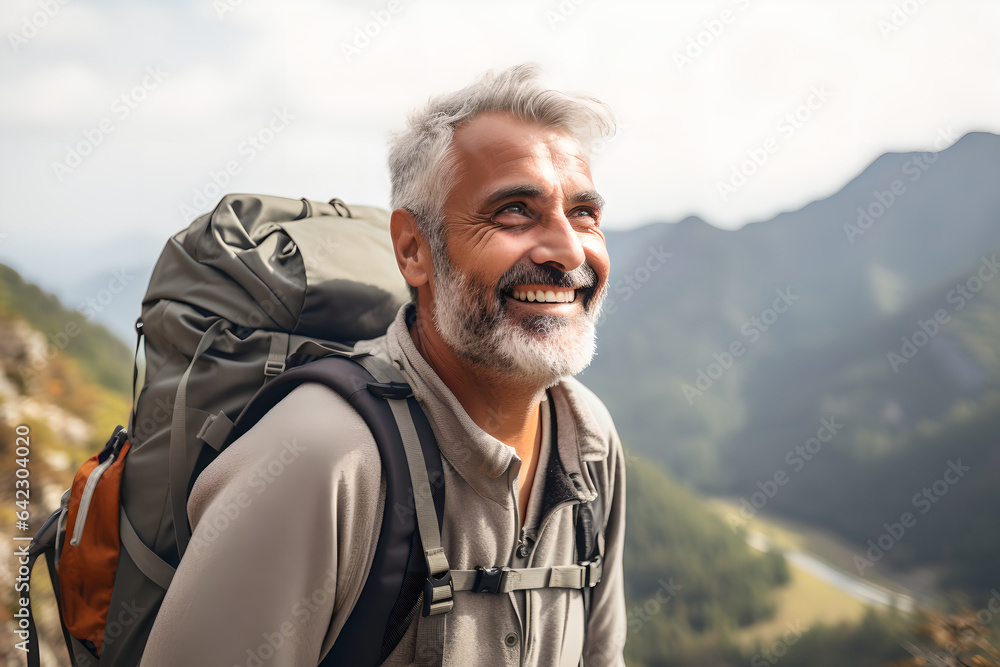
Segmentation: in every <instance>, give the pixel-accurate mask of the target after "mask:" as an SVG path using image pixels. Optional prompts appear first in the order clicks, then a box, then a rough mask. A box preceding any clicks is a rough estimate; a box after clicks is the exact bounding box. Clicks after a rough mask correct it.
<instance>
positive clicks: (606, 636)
mask: <svg viewBox="0 0 1000 667" xmlns="http://www.w3.org/2000/svg"><path fill="white" fill-rule="evenodd" d="M600 407H601V409H602V410H603V411H604V415H602V416H607V424H608V428H609V440H610V446H611V451H610V454H609V456H608V465H607V468H606V472H607V482H606V484H607V485H606V486H605V487H604V488H608V489H611V494H610V496H609V497H607V498H605V500H604V502H605V506H606V507H607V508H608V522H607V526H606V528H605V533H604V539H605V542H604V571H603V574H602V576H601V582H600V583H599V584H598V585H597V586H595V587H594V589H593V594H592V597H591V608H590V620H589V622H588V624H587V633H586V638H585V639H584V645H583V655H584V664H585V665H587V667H624V666H625V661H624V659H623V657H622V652H623V650H624V648H625V634H626V628H627V623H626V618H625V580H624V575H623V571H622V553H623V552H624V549H625V456H624V452H623V450H622V443H621V440H620V439H619V438H618V432H617V431H616V430H615V427H614V424H613V423H612V422H611V419H610V416H609V415H607V409H606V408H604V406H603V405H601V406H600Z"/></svg>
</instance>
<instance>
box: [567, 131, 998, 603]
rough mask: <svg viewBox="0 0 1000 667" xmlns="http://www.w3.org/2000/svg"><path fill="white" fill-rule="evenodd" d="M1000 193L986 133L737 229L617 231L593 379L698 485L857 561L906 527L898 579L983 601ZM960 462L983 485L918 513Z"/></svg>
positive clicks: (905, 158) (647, 450)
mask: <svg viewBox="0 0 1000 667" xmlns="http://www.w3.org/2000/svg"><path fill="white" fill-rule="evenodd" d="M997 183H1000V137H998V136H996V135H993V134H988V133H971V134H968V135H966V136H965V137H963V138H962V139H961V140H959V141H958V142H956V143H955V144H954V145H953V146H951V147H950V148H947V149H945V150H944V151H941V152H940V153H902V154H895V153H894V154H887V155H883V156H882V157H880V158H879V159H878V160H876V161H875V162H874V163H873V164H871V165H870V166H869V167H868V168H867V169H866V170H864V171H863V172H862V173H861V174H860V175H859V176H858V177H857V178H855V179H854V180H852V181H851V182H850V183H849V184H847V185H846V186H845V187H844V188H843V189H841V190H840V191H839V192H837V193H836V194H834V195H832V196H830V197H829V198H827V199H824V200H822V201H817V202H813V203H812V204H809V205H808V206H806V207H804V208H803V209H801V210H799V211H794V212H789V213H782V214H781V215H778V216H776V217H775V218H773V219H771V220H768V221H765V222H757V223H753V224H749V225H747V226H746V227H744V228H742V229H739V230H736V231H722V230H718V229H716V228H713V227H711V226H710V225H708V224H707V223H705V222H704V221H702V220H699V219H697V218H688V219H686V220H683V221H681V222H680V223H676V224H662V223H661V224H653V225H648V226H646V227H643V228H640V229H636V230H631V231H627V232H608V234H607V237H608V247H609V250H610V252H611V258H612V266H613V274H612V288H611V294H610V297H609V306H610V308H609V312H608V313H607V314H606V315H605V316H604V317H603V318H602V321H601V323H600V328H599V344H598V350H599V355H598V357H597V358H596V359H595V362H594V364H593V366H592V367H591V368H590V369H588V370H587V371H586V373H585V377H584V381H585V382H587V383H588V384H589V385H590V386H591V387H592V388H594V389H595V390H596V391H597V392H598V393H599V394H600V395H601V396H602V397H604V398H605V402H606V403H607V404H608V407H609V408H610V409H611V412H612V414H614V415H615V419H616V422H617V423H618V425H619V429H620V431H621V433H622V436H623V438H625V439H626V440H627V441H629V442H631V443H632V444H633V446H634V447H635V448H636V449H637V450H638V451H640V452H642V453H643V454H645V455H647V456H650V457H651V458H654V459H656V460H659V461H661V462H664V463H666V464H667V465H668V466H669V467H670V468H671V470H672V471H673V472H674V473H675V474H676V475H677V476H678V477H679V478H681V479H683V480H685V481H686V482H689V483H692V484H695V485H696V486H697V487H698V488H700V489H702V490H704V491H709V492H713V493H724V494H728V495H734V496H740V497H743V498H745V499H747V501H748V502H749V501H750V500H751V499H753V500H755V501H756V502H757V504H760V505H761V506H762V507H763V506H764V505H766V506H767V509H768V510H777V511H779V512H783V513H786V514H789V515H794V516H795V517H797V518H800V519H804V520H807V521H811V522H815V523H817V524H820V525H825V526H828V527H832V528H834V529H835V530H837V531H838V532H840V533H841V534H843V535H845V536H847V537H849V538H851V539H854V540H856V541H857V542H858V543H860V544H865V543H866V541H867V540H868V539H872V540H877V539H878V538H879V536H880V535H881V533H882V532H885V528H883V524H889V525H892V524H893V523H894V522H898V521H899V517H900V515H901V513H902V512H904V511H907V510H909V511H911V512H912V513H915V514H916V516H917V517H918V518H919V521H918V525H917V526H915V527H914V528H913V530H911V531H910V535H909V536H908V537H907V538H906V539H905V540H900V545H899V548H893V549H891V550H890V551H889V552H888V554H887V557H886V561H887V562H890V563H893V564H895V565H897V566H904V565H905V566H913V565H926V566H934V567H941V568H944V569H945V570H948V573H946V574H945V575H944V578H945V580H946V581H949V582H952V583H955V584H956V585H963V586H966V587H968V588H970V589H973V590H979V588H980V587H981V586H986V585H987V584H989V583H990V581H991V580H990V578H989V576H988V574H987V572H986V571H985V570H984V568H986V569H988V567H987V563H988V561H989V559H990V558H993V560H994V561H995V558H996V557H997V555H998V554H1000V534H998V531H997V530H996V529H995V528H991V526H993V524H994V522H992V521H991V519H990V517H989V514H988V510H987V508H989V507H996V506H997V501H998V500H1000V497H998V495H997V493H996V492H994V491H992V490H991V489H990V484H989V480H990V478H991V476H992V475H993V474H995V473H997V472H1000V460H998V457H997V455H996V447H995V443H994V442H992V441H991V438H990V436H989V435H988V434H989V433H991V432H994V431H991V429H993V428H995V427H996V426H1000V424H996V418H995V417H994V416H993V415H995V414H996V413H997V410H996V408H997V407H1000V400H998V396H1000V394H998V390H1000V359H998V355H997V352H996V350H997V349H1000V345H998V343H1000V317H998V315H997V313H998V312H1000V310H998V309H997V307H998V306H1000V287H997V284H998V283H1000V280H996V281H993V280H992V278H993V277H994V276H995V274H996V273H997V272H998V271H1000V266H998V265H997V263H996V261H997V260H996V258H997V256H998V255H1000V188H997V187H996V184H997ZM936 316H937V317H936ZM831 420H832V421H831ZM810 438H812V439H813V440H812V441H810ZM821 438H822V440H821ZM827 443H828V444H827ZM796 448H806V449H805V451H804V452H802V451H800V450H797V449H796ZM813 449H814V450H816V451H815V452H812V451H811V450H813ZM960 457H961V458H962V461H963V463H962V465H968V464H970V463H971V464H973V466H974V469H973V471H971V472H969V473H968V476H967V477H963V478H962V480H961V482H960V483H959V484H956V485H949V486H948V488H949V489H951V488H952V486H954V488H953V491H952V492H948V494H947V498H946V499H945V498H943V497H942V498H941V499H940V502H937V501H934V502H930V501H928V500H926V499H925V500H919V499H918V501H917V503H916V505H915V503H914V501H913V496H914V495H916V494H920V493H922V490H923V489H924V488H925V487H928V485H930V486H933V484H934V483H935V482H936V481H937V480H939V479H941V478H942V476H943V475H944V474H945V471H946V470H947V469H948V466H949V461H954V460H956V459H957V458H960ZM954 474H955V473H952V474H951V476H950V477H949V479H953V478H954ZM775 475H778V478H777V480H778V481H776V478H775ZM779 481H780V483H779ZM928 488H930V487H928ZM938 488H939V490H944V488H943V487H941V485H939V486H938ZM772 492H773V493H772ZM755 493H759V494H762V495H757V496H754V495H753V494H755ZM769 494H770V495H769ZM924 502H930V504H931V510H928V512H927V513H926V515H924V514H922V513H920V512H921V510H923V509H924V507H925V505H924V504H923V503H924ZM762 507H761V508H762ZM761 508H756V507H753V508H752V509H754V510H756V509H761ZM887 541H888V540H883V542H887ZM873 553H874V552H873ZM994 569H995V568H994ZM992 585H995V582H993V584H992Z"/></svg>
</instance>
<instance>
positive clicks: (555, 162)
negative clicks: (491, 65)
mask: <svg viewBox="0 0 1000 667" xmlns="http://www.w3.org/2000/svg"><path fill="white" fill-rule="evenodd" d="M453 144H454V150H455V155H456V157H457V158H458V160H459V162H460V163H461V169H460V172H461V173H463V174H464V175H465V176H472V177H473V178H474V179H475V180H480V179H485V180H493V179H497V178H500V179H503V178H504V177H505V176H512V177H514V174H515V173H517V172H519V171H523V170H525V169H528V170H531V169H542V170H546V169H547V168H549V165H551V166H552V167H556V168H558V169H562V170H566V171H568V172H576V173H578V174H579V175H580V176H583V177H585V179H586V180H587V181H588V182H590V179H591V176H590V167H589V165H588V164H587V161H586V160H585V159H584V156H583V153H584V151H583V147H582V146H581V145H580V143H579V141H577V139H576V138H575V137H574V136H573V135H572V134H571V133H570V132H569V131H568V130H564V129H562V128H552V127H544V126H542V125H539V124H537V123H534V122H530V121H524V120H521V119H519V118H516V117H514V116H512V115H510V114H506V113H489V114H483V115H481V116H479V117H477V118H475V119H474V120H472V121H470V122H469V123H467V124H465V125H463V126H462V127H460V128H459V129H457V130H456V131H455V136H454V139H453ZM515 179H516V177H515ZM589 187H592V185H590V186H589Z"/></svg>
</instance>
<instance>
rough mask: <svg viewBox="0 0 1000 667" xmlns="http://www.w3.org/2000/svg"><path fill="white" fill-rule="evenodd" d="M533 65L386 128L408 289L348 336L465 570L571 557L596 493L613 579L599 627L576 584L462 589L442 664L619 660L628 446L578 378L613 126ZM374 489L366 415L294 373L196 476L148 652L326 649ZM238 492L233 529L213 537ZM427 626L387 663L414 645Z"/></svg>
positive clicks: (195, 655)
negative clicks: (594, 174)
mask: <svg viewBox="0 0 1000 667" xmlns="http://www.w3.org/2000/svg"><path fill="white" fill-rule="evenodd" d="M536 76H537V72H536V70H535V68H533V67H531V66H520V67H514V68H511V69H509V70H507V71H504V72H501V73H497V74H493V73H490V74H487V75H486V76H484V77H483V78H482V79H480V80H479V81H477V82H476V83H475V84H473V85H471V86H469V87H467V88H465V89H463V90H461V91H458V92H456V93H453V94H451V95H445V96H440V97H438V98H435V99H432V100H431V101H430V102H429V104H428V105H427V107H426V108H424V109H422V110H419V111H418V112H416V113H414V114H412V115H411V116H410V119H409V126H408V128H407V129H406V130H404V131H403V132H400V133H398V134H397V135H396V136H395V137H394V138H393V142H392V148H391V152H390V159H389V162H390V170H391V176H392V201H393V208H394V209H395V210H394V211H393V213H392V220H391V233H392V242H393V246H394V248H395V254H396V259H397V263H398V265H399V268H400V271H401V272H402V274H403V277H404V278H405V279H406V281H407V283H408V284H409V285H410V289H411V294H412V296H413V301H412V303H411V304H407V305H406V306H404V307H403V308H402V309H401V310H400V312H399V313H398V315H397V317H396V320H395V321H394V322H393V323H392V325H391V326H390V328H389V330H388V332H387V334H386V335H385V336H384V337H382V338H379V339H376V340H374V341H364V342H362V343H359V345H358V349H359V350H361V351H368V352H371V353H372V354H374V355H376V356H379V357H382V358H383V359H387V360H392V361H393V362H394V363H395V364H396V365H397V367H399V368H400V369H401V370H402V373H403V375H404V376H405V377H406V380H407V382H408V383H409V384H410V386H411V387H412V389H413V392H414V395H415V396H416V398H417V399H418V401H419V402H420V404H421V406H422V407H423V408H424V411H425V412H426V413H427V415H428V417H429V418H430V420H431V422H432V424H433V425H434V430H435V434H436V436H437V441H438V447H439V449H440V451H441V455H442V461H443V469H444V483H445V488H446V491H447V493H446V498H447V500H446V505H445V510H444V512H445V514H444V522H443V527H442V531H441V540H442V545H443V547H444V551H445V554H446V556H447V558H448V560H449V562H450V564H451V567H452V568H453V569H475V568H477V567H479V566H484V567H493V566H510V567H514V568H526V567H551V566H560V565H567V564H571V563H575V562H576V546H575V540H576V530H575V526H574V520H573V508H574V506H576V505H579V504H580V503H582V502H586V501H587V500H590V499H591V498H593V497H594V496H595V495H597V494H600V496H601V498H602V500H603V507H604V512H605V515H606V527H605V530H604V538H605V551H604V554H605V555H604V561H605V562H604V568H603V576H602V579H601V582H600V583H599V584H598V585H597V586H596V587H594V588H593V589H592V594H591V603H590V612H589V620H587V621H586V622H585V612H584V602H583V594H582V592H581V591H580V590H577V589H569V588H542V589H537V590H528V591H523V590H520V591H513V592H510V593H507V594H477V593H473V592H456V593H455V605H454V609H453V610H452V611H451V612H449V613H448V615H447V616H448V620H447V631H446V635H445V644H444V664H445V665H455V666H462V667H465V666H474V665H540V666H541V665H554V666H560V667H562V666H566V667H569V666H576V665H578V664H581V662H582V663H583V664H587V665H595V666H603V665H623V661H622V657H621V656H622V647H623V644H624V635H625V623H626V621H625V605H624V597H623V582H622V566H621V558H622V547H623V540H624V518H625V486H624V485H625V469H624V458H623V455H622V449H621V443H620V441H619V439H618V436H617V433H616V431H615V429H614V425H613V424H612V422H611V419H610V416H609V415H608V413H607V410H606V409H605V408H604V406H603V404H601V403H600V401H599V400H598V399H597V398H596V397H595V396H594V395H593V394H592V393H590V392H589V391H588V390H587V389H586V388H584V387H583V386H582V385H581V384H580V383H579V382H577V381H575V380H573V379H572V377H571V376H572V375H574V374H576V373H578V372H579V371H581V370H582V369H583V368H584V367H586V366H587V364H589V362H590V359H591V357H592V356H593V353H594V330H595V323H596V319H597V317H598V314H599V310H600V304H601V301H602V299H603V297H604V294H605V292H606V286H607V279H608V271H609V260H608V254H607V250H606V248H605V243H604V235H603V233H602V231H601V227H600V223H601V214H602V203H603V202H602V199H601V197H600V195H598V194H597V192H596V190H595V187H594V184H593V181H592V179H591V175H590V170H589V166H588V163H587V154H586V141H587V139H588V137H589V135H590V133H592V132H594V131H597V132H601V133H606V132H607V131H609V130H610V129H611V127H612V126H613V119H612V117H611V115H610V112H609V111H607V109H606V107H604V105H603V104H601V103H599V102H597V101H595V100H590V99H584V98H575V97H571V96H568V95H565V94H563V93H559V92H556V91H548V90H544V89H543V88H541V87H539V85H538V84H537V83H536ZM289 440H291V442H293V443H294V447H293V448H291V449H289V448H285V449H284V450H282V452H283V453H282V454H281V455H282V456H284V457H285V458H282V459H281V463H282V465H281V466H280V472H277V473H275V472H274V471H277V470H279V468H278V467H277V466H272V467H270V468H269V467H268V464H269V463H272V462H273V460H274V459H275V458H276V457H277V456H278V451H279V450H280V449H281V448H280V447H279V446H278V444H279V443H281V442H283V441H286V442H287V441H289ZM289 451H293V452H294V457H289V456H286V454H287V453H288V452H289ZM588 462H591V465H588ZM268 470H270V471H271V472H270V473H267V472H266V471H268ZM380 484H381V485H383V486H384V479H383V478H382V473H381V469H380V464H379V456H378V450H377V447H376V444H375V442H374V439H373V437H372V435H371V433H370V432H369V430H368V428H367V427H366V426H365V423H364V422H363V421H362V420H361V418H360V417H359V416H358V414H357V413H356V412H354V410H353V409H352V408H351V407H350V406H349V404H348V403H347V402H345V401H344V400H343V399H342V398H341V397H340V396H339V395H338V394H336V393H335V392H333V391H332V390H330V389H328V388H326V387H324V386H321V385H318V384H312V383H310V384H305V385H303V386H301V387H299V388H297V389H295V390H294V391H293V392H292V393H291V394H289V395H288V397H287V398H285V399H284V400H282V401H281V402H280V403H278V404H277V405H276V406H275V407H274V408H272V409H271V410H270V411H269V412H268V413H267V414H266V415H265V416H264V417H263V418H262V419H261V421H260V422H258V424H257V425H255V426H254V427H253V428H252V429H251V430H250V431H249V432H248V433H247V434H246V435H244V436H243V437H242V438H240V439H239V440H238V441H237V442H235V443H234V444H233V445H231V446H230V447H229V448H228V449H226V450H225V451H224V452H223V453H222V454H221V455H220V456H219V458H218V459H216V461H215V462H214V463H213V464H212V465H211V466H210V467H209V468H208V469H206V470H205V472H203V473H202V474H201V476H200V477H199V478H198V480H197V482H196V484H195V486H194V488H193V490H192V493H191V496H190V500H189V503H188V513H189V516H190V520H191V524H192V526H193V535H192V541H191V548H190V549H189V550H188V552H187V553H186V554H185V557H184V559H183V560H182V562H181V564H180V567H179V568H178V569H177V572H176V574H175V576H174V579H173V582H172V584H171V586H170V588H169V590H168V591H167V595H166V598H165V599H164V602H163V605H162V608H161V610H160V612H159V616H158V617H157V621H156V624H155V625H154V627H153V631H152V633H151V635H150V638H149V642H148V643H147V647H146V652H145V654H144V658H143V663H142V664H143V666H144V667H150V666H157V665H178V664H185V665H202V664H204V665H225V666H229V665H245V666H247V667H250V666H252V665H281V666H285V665H288V666H292V665H296V666H299V665H316V664H318V662H319V661H320V660H321V659H322V657H323V656H325V655H326V653H327V652H328V651H329V649H330V647H331V646H332V645H333V643H334V642H335V641H336V640H337V639H338V634H339V632H340V629H341V628H342V627H343V625H344V623H345V621H346V619H347V617H348V616H349V615H350V613H351V610H352V608H353V605H354V604H355V602H356V601H357V599H358V596H359V594H360V591H361V588H362V586H363V584H364V581H365V578H366V576H367V575H368V569H369V568H370V565H371V560H372V556H373V551H374V548H375V544H376V541H377V539H378V535H377V532H378V531H377V530H375V531H373V530H372V526H378V525H381V518H382V513H383V512H385V511H392V510H391V508H385V507H384V493H385V492H384V488H382V486H380ZM240 493H243V494H244V497H245V498H249V502H244V503H242V504H240V505H239V506H240V507H241V510H240V512H239V513H238V515H236V516H232V510H231V508H232V506H233V504H232V503H231V502H230V500H231V499H232V498H235V497H236V496H237V495H238V494H240ZM227 507H228V508H229V509H230V516H228V519H229V521H228V522H227V527H226V529H225V530H220V531H208V530H206V529H205V526H210V525H211V524H212V519H213V518H214V517H215V516H217V515H218V514H219V513H221V512H222V511H224V509H225V508H227ZM601 518H602V519H603V518H604V517H601ZM373 533H374V534H373ZM422 622H423V621H422V618H421V617H420V616H418V617H417V618H416V619H415V620H414V621H413V623H412V624H411V625H410V626H409V629H408V630H407V632H406V634H405V636H404V637H403V638H402V640H401V641H400V643H399V644H398V646H397V647H396V649H395V650H394V651H393V652H392V653H391V654H390V656H389V657H388V659H387V660H386V661H385V663H384V664H385V665H389V666H394V665H406V664H410V663H411V662H412V660H413V657H414V655H415V653H416V651H417V650H418V646H417V636H418V634H419V631H420V625H421V623H422ZM585 626H586V627H585ZM345 639H347V640H350V638H345Z"/></svg>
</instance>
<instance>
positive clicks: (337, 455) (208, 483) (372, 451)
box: [189, 382, 381, 518]
mask: <svg viewBox="0 0 1000 667" xmlns="http://www.w3.org/2000/svg"><path fill="white" fill-rule="evenodd" d="M380 480H381V461H380V458H379V454H378V447H377V446H376V444H375V439H374V437H373V436H372V434H371V431H370V430H369V428H368V426H367V424H365V421H364V419H362V417H361V415H360V414H358V412H357V411H356V410H354V408H352V407H351V405H350V404H349V403H348V402H347V401H346V400H344V399H343V398H342V397H341V396H340V394H338V393H337V392H335V391H334V390H332V389H330V388H329V387H326V386H324V385H321V384H318V383H315V382H308V383H305V384H303V385H301V386H299V387H296V388H295V389H294V390H293V391H292V392H291V393H289V394H288V396H286V397H285V398H284V399H282V400H281V401H279V402H278V403H277V404H275V405H274V407H272V408H271V409H270V410H269V411H268V412H267V413H265V414H264V416H263V417H261V419H260V420H259V421H258V422H257V423H256V424H254V426H253V427H252V428H251V429H250V430H249V431H247V432H246V433H245V434H244V435H243V436H241V437H240V438H238V439H237V440H236V441H235V442H233V443H232V444H231V445H229V446H228V447H227V448H226V449H225V450H224V451H223V452H222V453H221V454H219V456H218V457H217V458H216V460H215V461H213V462H212V464H211V465H209V466H208V467H207V468H206V469H205V470H204V472H202V473H201V475H199V476H198V479H197V481H196V482H195V485H194V488H193V489H192V493H191V499H190V506H189V510H190V512H191V514H192V518H194V515H195V514H197V512H198V508H199V507H204V506H205V504H206V503H207V501H209V500H210V499H211V498H213V497H216V496H218V495H220V494H223V495H229V494H230V493H240V492H244V493H250V494H260V493H262V492H263V491H264V490H265V489H267V488H278V489H287V490H289V492H290V493H291V492H298V491H308V490H312V491H313V492H318V491H329V492H331V493H332V492H337V493H348V494H350V495H357V496H362V497H369V496H370V497H371V499H372V501H374V500H375V499H376V497H377V493H378V490H379V484H380Z"/></svg>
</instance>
